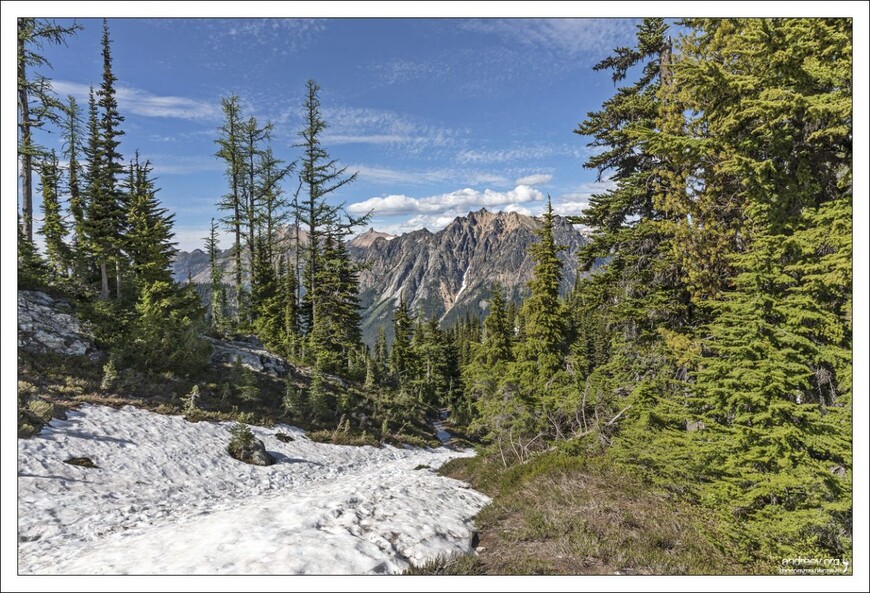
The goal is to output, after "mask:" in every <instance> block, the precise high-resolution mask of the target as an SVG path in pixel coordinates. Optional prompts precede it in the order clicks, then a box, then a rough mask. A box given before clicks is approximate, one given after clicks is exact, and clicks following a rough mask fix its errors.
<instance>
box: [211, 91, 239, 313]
mask: <svg viewBox="0 0 870 593" xmlns="http://www.w3.org/2000/svg"><path fill="white" fill-rule="evenodd" d="M239 103H240V99H239V97H238V96H237V95H230V96H229V97H225V98H222V99H221V109H222V110H223V112H224V118H225V121H224V125H223V126H221V128H220V137H219V138H218V139H217V140H216V141H215V142H216V143H217V145H218V147H219V148H218V151H217V153H215V156H217V157H218V158H220V159H221V160H223V161H224V162H225V163H226V177H227V181H228V182H229V190H230V191H229V193H228V194H226V195H225V196H224V197H223V198H222V199H221V201H220V203H219V204H218V208H219V209H220V210H224V211H227V212H228V214H227V215H226V216H225V217H224V218H223V219H222V222H223V223H224V224H225V225H226V228H227V230H229V231H230V232H231V233H232V234H233V258H234V261H235V271H234V276H233V278H234V288H235V320H236V323H237V324H238V323H239V322H240V321H241V319H243V318H244V317H245V312H244V311H243V308H244V301H245V297H244V293H243V285H242V230H243V225H244V219H243V216H244V211H245V204H244V199H243V186H244V179H245V160H244V148H243V146H244V145H243V129H242V128H243V122H242V114H241V106H240V104H239Z"/></svg>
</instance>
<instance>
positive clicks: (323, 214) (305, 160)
mask: <svg viewBox="0 0 870 593" xmlns="http://www.w3.org/2000/svg"><path fill="white" fill-rule="evenodd" d="M319 91H320V86H319V85H318V84H317V83H316V82H314V81H313V80H309V81H308V82H307V83H306V96H305V101H304V103H303V118H304V124H303V128H302V130H300V131H299V137H300V138H301V139H302V141H301V143H300V144H298V145H297V146H299V147H301V148H302V149H303V155H302V161H301V170H300V178H301V181H302V183H303V185H304V187H305V190H306V191H305V193H306V199H305V201H304V203H303V205H302V206H301V208H300V210H301V212H302V220H303V224H304V225H305V230H306V231H307V232H308V246H307V249H306V257H305V279H304V284H305V287H304V288H305V296H304V298H303V303H302V311H301V313H302V318H303V320H304V325H305V328H306V331H309V332H310V331H313V329H314V326H315V324H316V315H317V312H318V311H317V310H316V307H315V302H316V299H317V295H318V291H317V279H318V278H319V277H320V267H321V257H320V249H321V246H322V243H323V240H324V239H325V234H326V231H327V229H328V228H330V227H332V226H334V225H335V224H336V221H337V218H338V209H337V208H336V207H334V206H331V205H329V204H328V203H327V198H328V197H329V195H330V194H332V193H333V192H335V191H336V190H338V189H339V188H341V187H343V186H345V185H347V184H348V183H351V182H352V181H354V180H355V179H356V173H354V174H352V175H347V167H339V166H338V161H337V160H335V159H332V158H330V156H329V153H328V152H327V151H326V149H325V148H324V147H323V144H322V137H323V132H324V131H325V130H326V127H327V124H326V121H325V120H324V119H323V116H322V115H321V112H320V111H321V110H320V98H319V97H318V92H319Z"/></svg>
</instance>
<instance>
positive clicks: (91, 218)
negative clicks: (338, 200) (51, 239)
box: [84, 88, 118, 300]
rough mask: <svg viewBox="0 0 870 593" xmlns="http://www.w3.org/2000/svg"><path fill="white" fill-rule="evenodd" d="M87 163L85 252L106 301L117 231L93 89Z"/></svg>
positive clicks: (102, 296) (101, 297) (90, 99)
mask: <svg viewBox="0 0 870 593" xmlns="http://www.w3.org/2000/svg"><path fill="white" fill-rule="evenodd" d="M84 153H85V159H86V163H87V166H86V170H85V195H86V196H87V199H86V205H87V206H86V208H87V209H86V210H85V222H84V231H85V236H86V238H87V244H86V246H85V248H86V249H87V251H88V253H89V254H90V255H91V256H92V257H93V258H94V261H95V262H96V264H97V265H98V266H99V272H100V299H101V300H106V299H108V298H109V274H108V262H109V259H110V257H111V255H112V247H113V245H115V243H116V241H117V239H118V238H117V236H116V235H115V231H116V229H115V228H114V227H113V225H112V224H111V220H112V217H111V214H110V212H111V211H112V209H113V208H114V206H115V204H114V203H112V198H111V195H109V193H108V192H107V191H106V187H105V185H106V184H105V177H104V169H103V159H102V151H101V145H100V128H99V120H98V115H97V102H96V98H95V96H94V90H93V88H91V89H90V93H89V95H88V142H87V146H86V147H85V149H84Z"/></svg>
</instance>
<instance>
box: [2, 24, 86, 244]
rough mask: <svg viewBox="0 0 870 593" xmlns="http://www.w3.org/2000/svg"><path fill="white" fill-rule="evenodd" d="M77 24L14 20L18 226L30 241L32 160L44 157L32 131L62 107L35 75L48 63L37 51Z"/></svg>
mask: <svg viewBox="0 0 870 593" xmlns="http://www.w3.org/2000/svg"><path fill="white" fill-rule="evenodd" d="M80 29H81V26H80V25H73V26H71V27H62V26H59V25H57V24H56V23H54V22H53V21H48V20H44V19H35V18H19V19H18V55H17V69H18V77H17V78H18V157H19V159H20V161H21V189H22V204H21V209H22V217H21V218H22V224H23V227H24V236H25V237H26V238H27V240H28V241H31V242H32V241H33V159H34V157H36V158H38V157H39V156H41V155H42V154H44V150H43V149H42V148H41V147H40V146H39V145H38V144H37V143H36V142H35V141H34V138H33V132H34V131H35V130H37V129H39V128H41V127H42V126H44V125H45V123H46V122H52V123H58V122H59V121H60V119H61V117H60V113H61V112H62V111H63V106H62V105H61V103H60V102H59V101H58V99H57V97H56V96H55V95H54V93H53V92H52V90H51V82H50V81H49V79H47V78H46V77H44V76H42V75H41V74H39V73H38V72H36V69H37V68H42V67H45V68H50V67H51V64H49V63H48V60H46V59H45V56H43V55H42V54H41V53H40V52H41V50H42V49H43V48H45V47H46V46H47V45H60V44H66V40H67V38H68V37H69V36H70V35H73V34H75V33H76V32H77V31H79V30H80Z"/></svg>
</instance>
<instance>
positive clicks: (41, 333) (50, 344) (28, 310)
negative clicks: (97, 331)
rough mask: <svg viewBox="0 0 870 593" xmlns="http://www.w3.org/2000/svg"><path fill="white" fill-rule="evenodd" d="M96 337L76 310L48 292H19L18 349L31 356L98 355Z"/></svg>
mask: <svg viewBox="0 0 870 593" xmlns="http://www.w3.org/2000/svg"><path fill="white" fill-rule="evenodd" d="M93 344H94V338H93V336H92V335H91V334H90V333H89V332H88V331H87V330H86V329H84V328H83V327H82V323H81V322H80V321H79V320H78V319H77V318H76V316H75V315H74V314H73V312H72V306H71V305H70V304H69V303H67V302H65V301H62V300H59V299H55V298H53V297H51V296H49V295H47V294H45V293H44V292H36V291H30V290H19V291H18V347H19V348H20V349H22V350H26V351H28V352H37V353H45V352H53V353H56V354H63V355H67V356H86V355H90V354H95V350H94V345H93Z"/></svg>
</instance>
